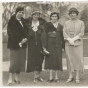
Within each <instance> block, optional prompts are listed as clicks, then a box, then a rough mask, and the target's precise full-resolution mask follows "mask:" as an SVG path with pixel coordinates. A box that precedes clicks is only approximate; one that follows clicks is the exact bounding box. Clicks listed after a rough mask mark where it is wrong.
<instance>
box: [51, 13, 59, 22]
mask: <svg viewBox="0 0 88 88" xmlns="http://www.w3.org/2000/svg"><path fill="white" fill-rule="evenodd" d="M51 20H52V22H54V23H55V22H56V21H57V20H58V17H57V14H53V15H52V16H51Z"/></svg>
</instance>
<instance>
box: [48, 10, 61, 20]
mask: <svg viewBox="0 0 88 88" xmlns="http://www.w3.org/2000/svg"><path fill="white" fill-rule="evenodd" d="M54 14H56V15H57V17H58V19H59V13H58V12H51V14H50V20H51V16H52V15H54Z"/></svg>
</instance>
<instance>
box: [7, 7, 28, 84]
mask: <svg viewBox="0 0 88 88" xmlns="http://www.w3.org/2000/svg"><path fill="white" fill-rule="evenodd" d="M23 14H24V8H23V7H17V9H16V12H15V14H14V15H12V16H11V18H10V20H9V22H8V26H7V33H8V46H7V47H8V48H9V49H10V68H9V80H8V85H9V84H11V83H12V81H13V74H14V75H15V76H14V81H15V82H16V83H20V81H19V79H18V75H19V73H20V72H23V71H25V61H26V45H27V44H26V43H24V44H23V45H22V46H21V47H20V45H19V44H21V42H25V41H26V40H27V35H26V34H27V26H26V24H25V21H24V19H23Z"/></svg>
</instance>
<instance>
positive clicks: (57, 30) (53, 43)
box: [43, 12, 64, 82]
mask: <svg viewBox="0 0 88 88" xmlns="http://www.w3.org/2000/svg"><path fill="white" fill-rule="evenodd" d="M50 20H51V22H47V23H46V25H45V35H44V37H45V36H46V38H47V39H46V41H47V42H46V44H45V43H44V44H43V49H44V51H45V52H46V53H47V54H49V55H46V57H45V69H49V70H50V78H49V80H48V82H53V81H54V80H53V76H52V71H53V70H54V71H55V82H59V80H58V74H57V72H58V70H60V71H62V49H63V50H64V38H63V27H62V25H61V24H60V23H58V20H59V13H56V12H53V13H51V15H50ZM47 51H48V52H47Z"/></svg>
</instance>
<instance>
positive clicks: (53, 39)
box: [7, 7, 84, 85]
mask: <svg viewBox="0 0 88 88" xmlns="http://www.w3.org/2000/svg"><path fill="white" fill-rule="evenodd" d="M23 14H24V8H23V7H17V9H16V12H15V14H14V15H13V16H11V18H10V20H9V22H8V26H7V33H8V48H9V49H10V69H9V80H8V84H9V85H10V84H12V81H13V75H14V82H16V83H20V81H19V79H18V76H19V73H20V72H22V71H25V61H26V48H27V45H28V58H27V68H26V72H33V73H34V82H38V81H41V82H43V79H42V77H41V76H40V72H41V71H42V63H43V60H44V56H45V65H44V69H46V70H49V71H50V77H49V79H48V80H47V82H49V83H51V82H53V81H55V82H59V78H58V71H59V70H60V71H62V70H63V68H62V51H64V50H65V51H66V55H67V67H68V71H69V78H68V80H67V82H72V81H73V74H72V72H74V71H76V83H79V81H80V79H79V72H80V71H82V72H83V71H84V70H83V42H82V40H81V39H80V37H81V36H83V34H84V23H83V21H80V20H78V19H77V16H78V10H77V9H76V8H71V9H70V10H69V16H70V18H71V19H70V20H69V21H66V22H65V24H64V27H63V26H62V25H61V24H60V23H59V22H58V20H59V13H57V12H52V13H51V15H50V22H46V21H45V20H44V19H42V18H40V14H41V13H40V12H39V11H33V13H32V17H29V18H27V19H24V18H23ZM53 70H54V71H55V79H53V74H52V73H53Z"/></svg>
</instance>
